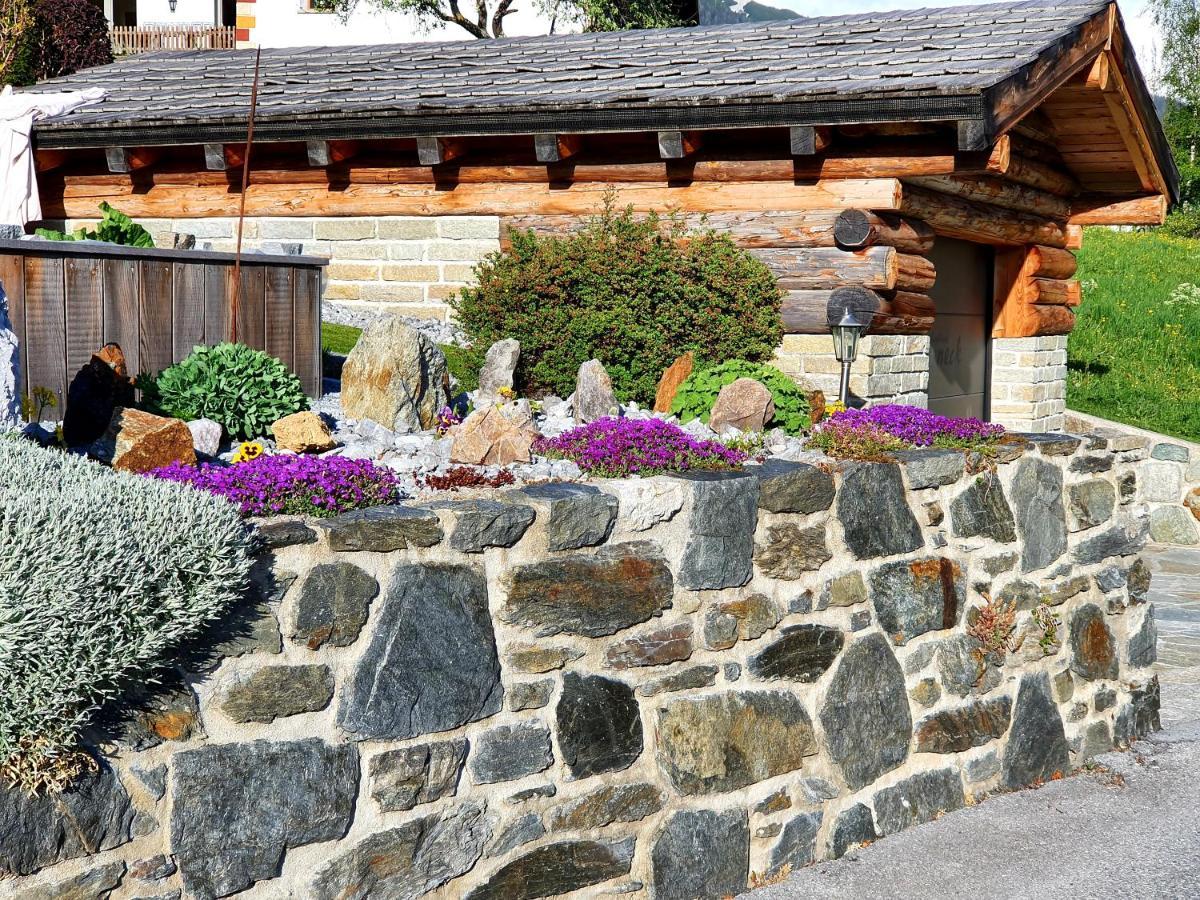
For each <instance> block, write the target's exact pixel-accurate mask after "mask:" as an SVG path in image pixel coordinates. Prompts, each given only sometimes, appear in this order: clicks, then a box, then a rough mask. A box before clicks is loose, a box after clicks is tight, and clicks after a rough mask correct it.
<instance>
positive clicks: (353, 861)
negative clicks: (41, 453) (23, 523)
mask: <svg viewBox="0 0 1200 900" xmlns="http://www.w3.org/2000/svg"><path fill="white" fill-rule="evenodd" d="M1129 452H1130V451H1128V450H1121V449H1117V448H1115V447H1110V446H1108V441H1107V440H1106V439H1104V438H1103V437H1098V436H1096V435H1092V436H1090V437H1088V438H1087V439H1086V440H1080V439H1077V438H1070V437H1064V436H1061V435H1059V436H1053V437H1049V436H1041V435H1031V436H1029V438H1028V439H1027V440H1019V441H1016V442H1014V443H1009V444H1005V445H1003V446H1002V448H1001V452H1000V453H999V454H998V455H997V457H996V458H994V459H990V460H989V459H982V458H979V457H964V456H963V455H962V454H957V453H936V452H935V453H915V454H901V455H900V458H899V460H898V461H897V462H896V463H894V464H886V463H874V464H861V463H853V464H852V463H837V462H834V461H832V460H830V461H828V462H825V463H822V464H820V465H811V464H808V463H802V462H783V461H772V462H770V463H769V464H767V465H765V466H762V467H761V468H755V467H749V468H748V469H747V473H746V474H734V475H727V476H724V475H713V474H708V475H703V476H689V477H676V476H658V477H655V478H651V479H643V480H637V479H629V480H624V481H609V482H596V483H593V484H591V485H576V486H545V487H541V488H524V489H512V490H506V491H499V492H491V493H490V494H482V493H481V494H480V495H478V496H462V497H457V496H451V497H449V498H447V499H442V500H439V501H436V502H431V503H425V504H420V503H413V504H409V505H407V506H402V507H398V508H389V509H380V510H374V511H371V512H369V513H352V514H348V515H345V516H342V517H339V518H336V519H330V520H323V521H308V522H301V521H298V520H286V519H285V520H275V521H271V522H264V523H261V524H260V525H259V531H260V533H261V534H262V537H263V550H262V554H261V558H260V563H259V568H258V571H257V572H256V583H257V585H258V587H257V588H256V591H255V593H254V594H253V595H252V596H250V597H248V598H247V599H246V601H245V603H244V606H243V608H241V609H238V610H236V611H235V613H234V614H233V615H232V616H231V617H230V619H229V621H228V622H226V623H223V624H222V626H221V627H220V628H218V629H216V630H214V633H213V636H212V639H211V641H210V642H209V643H210V647H211V653H210V654H209V656H210V658H209V659H208V660H207V661H206V662H205V663H204V664H203V665H196V666H195V668H197V669H200V670H201V671H182V670H183V669H184V668H186V666H187V665H191V663H187V664H186V665H185V664H184V663H183V662H182V661H181V662H180V664H179V666H178V667H177V668H178V669H180V671H177V672H176V673H175V677H174V678H173V679H166V680H165V682H164V683H165V684H167V685H168V687H167V688H164V689H163V690H162V691H160V693H159V694H157V695H155V694H153V692H151V693H150V694H149V695H147V694H146V692H145V691H143V692H141V693H140V694H139V696H138V697H137V698H133V699H137V700H138V702H137V704H136V707H134V706H129V708H128V709H127V708H126V707H125V706H123V705H121V704H117V705H116V706H114V707H113V708H112V709H110V710H108V711H107V712H106V721H107V720H108V719H109V718H112V719H114V720H115V723H114V724H110V725H109V726H108V727H106V728H105V729H104V730H103V731H102V732H101V731H100V730H97V731H96V732H95V733H94V734H93V735H91V737H92V738H94V746H95V752H96V754H97V756H98V758H99V760H100V765H99V766H98V767H97V769H96V771H95V772H93V773H89V774H87V775H85V776H84V777H83V778H82V779H81V780H80V782H79V783H78V784H77V785H76V786H74V787H73V788H71V789H70V790H69V791H67V792H66V793H64V794H62V795H60V796H55V797H40V798H30V797H28V796H26V795H25V794H24V793H22V792H20V791H18V790H16V789H13V788H3V789H0V834H3V835H4V840H3V841H0V870H3V871H4V872H6V873H9V874H10V875H12V876H13V877H10V878H4V879H0V897H5V898H18V897H20V898H29V897H70V896H87V897H101V898H112V900H133V898H148V897H162V898H167V897H172V898H180V897H187V898H205V900H208V898H216V897H225V896H237V895H239V894H241V893H244V892H248V893H247V895H253V896H296V897H314V898H344V897H359V898H370V897H376V898H393V897H405V898H409V897H411V898H416V897H421V896H424V895H426V894H430V893H431V892H432V893H433V894H434V895H436V896H439V897H441V896H444V897H464V898H474V900H480V898H504V900H509V898H514V897H523V898H535V897H551V896H557V895H560V894H567V893H571V892H582V893H580V894H579V896H589V897H590V896H607V895H620V896H627V897H632V898H655V900H666V898H696V897H705V898H708V897H711V898H719V897H725V896H728V895H732V894H736V893H739V892H740V891H742V890H744V889H746V888H747V886H749V885H750V884H752V883H760V882H761V881H763V880H764V879H772V878H777V877H782V876H784V875H786V873H787V872H788V871H790V870H791V869H793V868H795V867H797V866H803V865H807V864H809V863H811V862H814V861H817V860H822V859H828V858H831V857H836V856H839V855H841V854H843V853H845V852H846V850H847V849H849V848H850V847H852V846H854V845H855V844H857V843H861V842H864V841H872V840H876V839H877V838H880V837H884V836H887V835H890V834H894V833H895V832H897V831H899V830H902V829H905V828H909V827H913V826H915V825H918V824H921V823H923V822H928V821H931V820H932V819H934V818H936V817H938V816H941V815H943V814H947V813H953V812H954V811H956V810H959V809H961V808H962V807H964V806H967V805H969V804H972V803H974V802H976V801H978V800H980V799H982V798H984V797H985V796H986V795H987V794H988V793H989V792H991V791H995V790H1005V789H1010V788H1018V787H1023V786H1025V785H1029V784H1032V783H1036V782H1038V781H1041V780H1045V779H1050V778H1053V777H1055V776H1057V775H1058V774H1059V773H1069V772H1070V771H1071V770H1072V769H1074V768H1075V767H1078V766H1082V765H1083V764H1085V763H1086V762H1087V761H1088V760H1089V759H1090V758H1091V757H1093V756H1094V755H1096V754H1097V753H1099V752H1102V751H1104V750H1107V749H1109V748H1111V747H1113V746H1114V745H1115V746H1121V745H1124V744H1127V743H1128V742H1129V741H1130V740H1132V739H1134V738H1136V737H1138V736H1139V735H1141V734H1144V733H1145V732H1147V731H1149V730H1152V729H1155V728H1157V727H1158V719H1157V716H1158V712H1157V710H1158V697H1159V694H1158V686H1157V681H1156V680H1155V678H1154V675H1153V672H1152V671H1151V668H1150V667H1151V666H1152V665H1153V663H1154V661H1155V649H1154V648H1155V635H1156V632H1155V626H1154V617H1153V610H1152V608H1151V607H1150V606H1149V605H1148V604H1147V603H1146V601H1145V597H1146V589H1147V587H1148V580H1149V573H1148V571H1147V569H1146V566H1145V564H1144V563H1143V562H1141V561H1140V559H1139V558H1138V556H1137V554H1138V551H1139V549H1140V547H1141V545H1142V543H1143V542H1144V540H1145V537H1146V534H1147V531H1148V530H1149V527H1150V526H1149V524H1148V522H1147V509H1146V507H1145V506H1144V505H1143V504H1142V503H1141V500H1140V498H1141V497H1142V496H1144V493H1145V491H1144V489H1142V488H1141V486H1140V482H1139V483H1138V486H1137V487H1135V488H1134V489H1133V490H1128V489H1126V488H1125V487H1124V486H1123V485H1124V484H1125V480H1126V479H1128V478H1129V477H1131V475H1132V474H1133V468H1134V467H1135V466H1136V465H1137V461H1136V460H1132V459H1131V458H1130V457H1129V455H1128V454H1129ZM646 498H663V506H662V508H663V509H664V510H666V511H665V512H663V513H662V514H661V515H650V514H648V512H647V509H648V508H647V506H646V502H644V501H645V500H646ZM933 509H937V510H941V511H942V512H943V514H942V515H934V514H931V510H933ZM988 598H996V601H997V602H1005V603H1012V604H1013V606H1014V609H1015V610H1016V627H1015V629H1014V632H1013V641H1012V646H1011V648H1010V649H1009V650H1008V651H1007V652H1006V651H1004V650H1001V649H997V648H995V647H986V648H985V647H983V646H981V645H980V643H979V642H978V640H977V639H976V638H975V637H973V636H971V634H970V631H969V629H970V626H971V624H972V623H973V622H974V621H975V617H976V616H977V615H978V611H979V609H980V608H981V607H982V606H983V605H984V604H985V603H986V602H988ZM1035 612H1038V613H1039V616H1040V618H1039V621H1041V622H1043V623H1044V622H1047V621H1050V622H1057V623H1058V624H1057V625H1056V626H1055V627H1054V629H1053V633H1049V632H1048V631H1047V630H1046V628H1045V626H1044V625H1038V624H1037V622H1035V620H1034V614H1035ZM213 657H215V659H214V658H213ZM189 659H190V657H189Z"/></svg>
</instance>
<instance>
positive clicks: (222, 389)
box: [138, 344, 308, 440]
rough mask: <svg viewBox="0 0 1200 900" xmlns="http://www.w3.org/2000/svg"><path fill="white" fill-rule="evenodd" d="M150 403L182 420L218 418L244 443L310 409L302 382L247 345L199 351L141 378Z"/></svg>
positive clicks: (231, 345)
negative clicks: (151, 375)
mask: <svg viewBox="0 0 1200 900" xmlns="http://www.w3.org/2000/svg"><path fill="white" fill-rule="evenodd" d="M138 387H139V388H141V389H142V391H143V397H144V398H145V401H146V404H147V405H149V406H151V407H152V408H154V409H157V410H158V411H160V412H162V413H164V414H166V415H168V416H174V417H176V418H179V419H201V418H203V419H212V420H213V421H214V422H220V423H221V426H222V427H223V428H224V429H225V431H226V433H227V434H229V436H230V437H232V438H235V439H238V440H246V439H248V438H254V437H261V436H262V435H264V434H266V433H267V429H269V428H270V427H271V425H272V424H273V423H274V422H275V420H277V419H281V418H283V417H284V416H290V415H291V414H292V413H295V412H299V411H300V410H302V409H308V398H307V397H305V396H304V389H303V388H302V387H301V386H300V379H299V378H297V377H296V376H295V375H294V374H292V373H291V372H290V371H288V368H287V366H285V365H284V364H283V363H281V362H280V361H279V360H277V359H276V358H275V357H273V356H269V355H267V354H266V353H263V352H262V351H261V350H254V349H252V348H250V347H247V346H246V345H245V344H217V345H216V346H215V347H196V348H195V349H194V350H192V352H191V355H190V356H188V358H187V359H185V360H183V361H182V362H178V363H176V364H175V365H173V366H171V367H170V368H169V369H166V370H165V371H163V372H162V373H161V374H160V375H159V376H158V377H157V378H155V379H153V380H149V379H146V378H139V379H138Z"/></svg>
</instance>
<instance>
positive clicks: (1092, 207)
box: [1068, 194, 1168, 225]
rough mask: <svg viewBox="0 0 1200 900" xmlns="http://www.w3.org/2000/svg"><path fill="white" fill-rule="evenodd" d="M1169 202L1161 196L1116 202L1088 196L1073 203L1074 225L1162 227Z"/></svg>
mask: <svg viewBox="0 0 1200 900" xmlns="http://www.w3.org/2000/svg"><path fill="white" fill-rule="evenodd" d="M1167 205H1168V204H1167V198H1166V197H1164V196H1163V195H1162V194H1151V195H1150V196H1147V197H1131V198H1127V199H1124V200H1115V199H1113V198H1112V197H1102V196H1086V197H1076V198H1075V199H1074V200H1072V201H1071V215H1070V218H1069V219H1068V221H1069V222H1070V223H1071V224H1072V225H1161V224H1162V223H1163V222H1165V221H1166V220H1167Z"/></svg>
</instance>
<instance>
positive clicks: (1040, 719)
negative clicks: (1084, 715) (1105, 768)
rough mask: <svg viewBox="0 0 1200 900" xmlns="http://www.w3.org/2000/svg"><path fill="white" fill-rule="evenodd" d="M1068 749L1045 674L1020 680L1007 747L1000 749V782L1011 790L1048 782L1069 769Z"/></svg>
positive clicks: (1036, 673)
mask: <svg viewBox="0 0 1200 900" xmlns="http://www.w3.org/2000/svg"><path fill="white" fill-rule="evenodd" d="M1069 754H1070V750H1069V748H1068V746H1067V737H1066V734H1065V733H1064V732H1063V723H1062V719H1061V718H1060V716H1059V714H1058V707H1057V706H1055V704H1054V698H1053V697H1052V696H1051V695H1050V678H1049V676H1047V675H1046V673H1045V672H1031V673H1027V674H1026V675H1024V676H1023V677H1022V678H1021V686H1020V689H1019V690H1018V692H1017V702H1016V705H1015V707H1014V710H1013V724H1012V729H1011V731H1010V733H1009V738H1008V746H1007V747H1006V748H1005V750H1004V760H1003V763H1002V765H1001V776H1000V783H1001V785H1002V786H1003V787H1005V788H1008V789H1012V790H1015V789H1017V788H1022V787H1026V786H1028V785H1031V784H1033V783H1034V782H1037V781H1050V780H1051V779H1052V778H1053V777H1054V775H1055V773H1059V772H1061V773H1063V774H1066V773H1067V771H1069V769H1070V763H1071V760H1070V755H1069Z"/></svg>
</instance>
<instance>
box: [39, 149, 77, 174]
mask: <svg viewBox="0 0 1200 900" xmlns="http://www.w3.org/2000/svg"><path fill="white" fill-rule="evenodd" d="M70 158H71V151H69V150H50V149H39V150H35V151H34V153H33V167H34V170H35V171H36V172H37V173H38V174H39V175H40V174H41V173H42V172H52V171H54V170H55V169H59V168H61V167H62V166H63V165H64V164H65V163H66V161H67V160H68V159H70Z"/></svg>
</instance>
